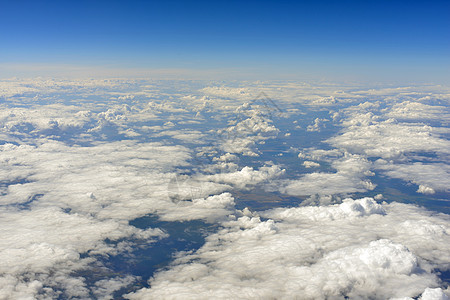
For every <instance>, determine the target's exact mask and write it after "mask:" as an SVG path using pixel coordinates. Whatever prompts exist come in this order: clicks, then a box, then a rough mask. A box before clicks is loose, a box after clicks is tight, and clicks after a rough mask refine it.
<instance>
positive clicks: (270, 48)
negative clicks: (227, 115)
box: [0, 0, 450, 81]
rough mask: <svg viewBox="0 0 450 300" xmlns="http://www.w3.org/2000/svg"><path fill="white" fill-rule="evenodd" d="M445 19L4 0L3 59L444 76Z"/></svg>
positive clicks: (446, 7)
mask: <svg viewBox="0 0 450 300" xmlns="http://www.w3.org/2000/svg"><path fill="white" fill-rule="evenodd" d="M449 16H450V1H395V0H393V1H23V0H14V1H13V0H9V1H5V0H2V1H0V26H1V28H3V29H2V30H1V31H0V41H1V47H0V64H3V65H5V64H7V65H21V66H26V65H30V66H31V65H36V64H38V65H55V66H56V65H73V66H85V67H92V68H95V67H106V68H140V69H191V70H226V69H234V70H242V71H243V72H244V71H246V72H248V73H254V74H261V76H262V74H266V75H274V74H275V75H276V76H280V77H282V76H286V75H287V76H289V75H291V74H297V75H302V74H303V75H308V74H309V75H319V76H322V75H323V76H325V77H326V76H327V75H330V76H331V77H333V76H334V77H340V76H341V75H342V77H346V76H350V77H351V76H352V75H353V76H354V77H358V76H367V77H368V78H370V77H371V75H373V76H374V77H375V78H376V77H380V78H382V77H383V76H384V77H386V78H391V77H392V78H396V77H398V78H399V79H400V78H402V76H403V77H405V78H406V77H411V75H412V74H416V75H417V76H412V77H413V78H415V77H417V78H418V79H421V80H424V81H432V80H435V81H436V80H437V81H439V80H441V79H442V80H444V81H445V80H447V79H449V71H448V70H449V69H450V54H449V53H450V17H449ZM244 73H245V72H244Z"/></svg>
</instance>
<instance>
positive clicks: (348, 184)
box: [278, 154, 376, 196]
mask: <svg viewBox="0 0 450 300" xmlns="http://www.w3.org/2000/svg"><path fill="white" fill-rule="evenodd" d="M332 167H333V168H334V169H336V170H337V172H335V173H324V172H314V173H307V174H305V175H303V176H302V177H300V178H298V179H288V180H283V181H281V182H280V183H281V185H279V187H278V189H279V190H280V191H281V192H282V193H287V194H290V195H296V196H299V195H314V194H320V195H332V194H342V193H344V194H345V193H354V192H364V191H367V190H373V189H374V188H375V186H376V185H375V184H373V183H372V182H371V181H370V180H368V179H366V177H367V176H371V175H373V173H372V172H371V171H370V168H371V163H370V162H369V161H368V160H366V159H364V158H362V157H361V156H358V155H349V154H347V155H346V156H344V157H343V158H341V159H340V160H336V161H334V162H333V163H332Z"/></svg>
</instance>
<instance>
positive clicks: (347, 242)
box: [128, 198, 450, 299]
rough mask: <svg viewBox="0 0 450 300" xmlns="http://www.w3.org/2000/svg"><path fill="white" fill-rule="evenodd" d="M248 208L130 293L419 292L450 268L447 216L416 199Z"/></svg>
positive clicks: (321, 295)
mask: <svg viewBox="0 0 450 300" xmlns="http://www.w3.org/2000/svg"><path fill="white" fill-rule="evenodd" d="M243 213H244V215H243V216H242V217H239V218H237V219H234V220H233V219H231V220H230V221H228V222H224V223H222V224H223V226H224V228H223V229H222V230H220V231H219V232H218V233H216V234H213V235H211V236H209V237H208V238H207V242H206V244H205V245H204V246H203V247H202V248H200V249H199V250H198V251H196V252H195V253H193V254H190V255H187V256H184V257H180V258H179V259H177V260H176V261H175V262H174V264H173V265H172V266H171V268H169V269H168V270H165V271H161V272H159V273H157V274H156V275H155V276H154V278H152V279H151V280H150V282H149V283H150V285H151V288H149V289H142V290H140V291H138V292H136V293H133V294H129V295H128V298H129V299H142V298H168V299H171V298H176V297H177V295H183V298H185V299H194V298H195V299H199V298H200V299H207V298H215V299H226V298H228V299H229V298H230V297H231V298H239V297H247V296H248V297H259V298H300V299H325V298H333V297H343V296H347V297H350V298H368V297H371V298H374V299H388V298H391V297H416V296H418V295H420V294H422V293H423V292H424V291H425V290H426V289H427V288H428V287H432V288H434V287H438V286H439V284H440V281H439V279H438V277H437V276H436V274H435V273H434V270H435V268H436V267H439V268H444V269H446V268H448V267H449V266H450V265H449V263H450V256H449V255H448V251H447V246H448V243H449V242H450V240H449V235H448V230H449V228H448V216H443V215H441V216H437V215H433V214H432V213H430V212H426V211H424V210H422V209H420V208H418V207H415V206H412V205H405V204H399V203H392V204H378V203H376V202H375V201H374V200H373V199H370V198H364V199H359V200H351V199H347V200H345V201H344V203H342V204H340V205H333V206H323V207H314V208H313V207H297V208H290V209H285V208H278V209H274V210H270V211H266V212H264V213H261V215H262V216H263V217H264V218H265V220H262V219H261V218H259V217H258V216H257V215H255V214H252V213H250V212H249V211H248V210H247V211H243ZM381 224H382V225H381ZM431 241H433V242H431ZM431 244H432V245H431ZM439 255H442V256H440V257H438V256H439ZM424 295H425V296H426V293H424Z"/></svg>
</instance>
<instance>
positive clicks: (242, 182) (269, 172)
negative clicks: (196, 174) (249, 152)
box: [203, 165, 285, 189]
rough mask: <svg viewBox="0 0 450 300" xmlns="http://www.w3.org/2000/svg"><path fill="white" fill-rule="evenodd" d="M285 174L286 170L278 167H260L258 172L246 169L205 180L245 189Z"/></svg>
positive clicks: (206, 177) (212, 176) (220, 174)
mask: <svg viewBox="0 0 450 300" xmlns="http://www.w3.org/2000/svg"><path fill="white" fill-rule="evenodd" d="M284 172H285V170H283V169H281V168H280V167H279V166H276V165H273V166H270V167H268V166H264V167H260V168H259V169H258V170H254V169H253V168H252V167H244V168H242V169H241V170H240V171H236V172H230V173H225V172H224V173H219V174H214V175H206V176H204V177H203V179H204V180H207V181H213V182H219V183H227V184H232V185H234V186H236V187H237V188H240V189H243V188H245V187H247V186H249V185H250V186H251V185H256V184H259V183H262V182H265V181H268V180H271V179H273V178H276V177H278V176H280V175H282V174H283V173H284Z"/></svg>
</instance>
